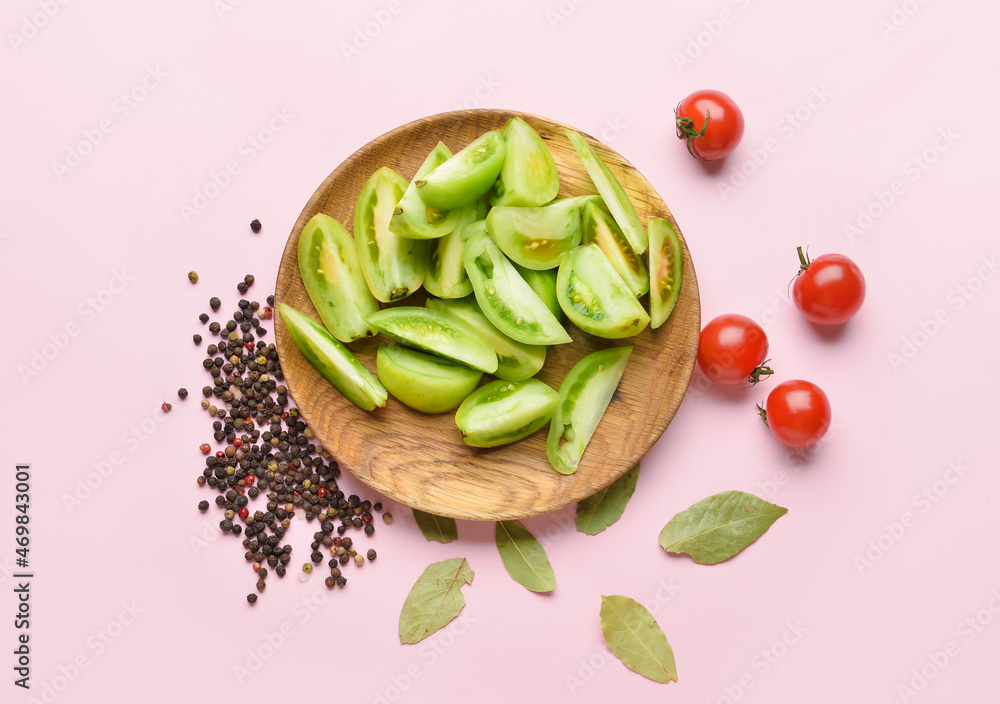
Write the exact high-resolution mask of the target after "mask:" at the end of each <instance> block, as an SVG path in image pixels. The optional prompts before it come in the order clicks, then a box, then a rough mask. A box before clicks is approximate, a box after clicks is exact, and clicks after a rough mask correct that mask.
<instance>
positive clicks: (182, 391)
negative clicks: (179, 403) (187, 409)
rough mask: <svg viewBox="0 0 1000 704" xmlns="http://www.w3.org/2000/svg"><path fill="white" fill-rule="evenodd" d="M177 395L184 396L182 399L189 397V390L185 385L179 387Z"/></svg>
mask: <svg viewBox="0 0 1000 704" xmlns="http://www.w3.org/2000/svg"><path fill="white" fill-rule="evenodd" d="M177 397H178V398H182V399H184V398H187V397H188V390H187V389H185V388H183V387H181V388H179V389H177Z"/></svg>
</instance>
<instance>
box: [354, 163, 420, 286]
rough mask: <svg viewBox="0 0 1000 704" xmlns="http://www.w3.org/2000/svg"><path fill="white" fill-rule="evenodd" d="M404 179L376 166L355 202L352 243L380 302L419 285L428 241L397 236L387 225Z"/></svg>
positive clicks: (404, 183) (403, 186) (403, 185)
mask: <svg viewBox="0 0 1000 704" xmlns="http://www.w3.org/2000/svg"><path fill="white" fill-rule="evenodd" d="M406 187H407V183H406V179H405V178H403V177H402V176H400V175H399V174H398V173H396V172H395V171H393V170H392V169H390V168H389V167H387V166H383V167H382V168H380V169H378V170H377V171H376V172H375V173H374V174H372V176H371V178H369V179H368V182H367V183H365V185H364V187H363V188H362V189H361V193H359V194H358V202H357V204H355V206H354V243H355V245H356V246H357V250H358V263H359V264H360V265H361V271H362V273H363V274H364V275H365V281H366V282H367V283H368V289H369V290H370V291H371V292H372V295H373V296H375V298H377V299H378V300H380V301H382V302H383V303H388V302H390V301H398V300H399V299H401V298H406V297H407V296H409V295H410V294H411V293H413V292H414V291H416V290H417V289H419V288H420V285H421V283H422V282H423V280H424V272H425V270H426V269H427V256H428V251H429V249H430V243H429V242H426V241H423V240H414V239H407V238H405V237H400V236H399V235H397V234H395V233H394V232H392V231H391V230H390V229H389V222H390V221H391V220H392V213H393V211H394V210H395V209H396V204H397V203H398V202H399V200H400V198H402V197H403V194H404V193H406Z"/></svg>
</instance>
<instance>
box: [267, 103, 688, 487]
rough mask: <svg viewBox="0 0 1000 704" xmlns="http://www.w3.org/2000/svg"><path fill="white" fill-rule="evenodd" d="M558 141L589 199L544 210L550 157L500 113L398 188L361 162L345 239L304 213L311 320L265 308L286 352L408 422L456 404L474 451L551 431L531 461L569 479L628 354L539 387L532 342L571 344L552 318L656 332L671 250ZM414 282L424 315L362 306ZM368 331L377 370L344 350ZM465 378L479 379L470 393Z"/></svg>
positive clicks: (672, 285)
mask: <svg viewBox="0 0 1000 704" xmlns="http://www.w3.org/2000/svg"><path fill="white" fill-rule="evenodd" d="M567 135H568V136H569V139H570V141H571V142H572V144H573V146H574V148H575V149H576V151H577V153H578V154H579V156H580V159H581V160H582V162H583V165H584V166H585V168H586V170H587V173H588V174H589V175H590V178H591V179H592V180H593V182H594V185H595V186H596V187H597V191H598V193H599V194H600V195H587V196H579V197H574V198H563V199H559V200H555V198H556V195H557V193H558V192H559V174H558V172H557V170H556V165H555V161H554V160H553V158H552V154H551V152H550V151H549V148H548V147H547V146H546V144H545V142H544V141H543V140H542V139H541V137H540V136H539V135H538V133H537V132H536V131H535V130H534V129H532V127H531V126H530V125H528V124H527V123H526V122H525V121H524V120H522V119H520V118H518V117H514V118H511V119H510V120H509V121H508V122H507V124H506V125H505V126H504V128H503V131H502V132H498V131H496V130H491V131H489V132H487V133H485V134H484V135H482V136H481V137H479V138H478V139H476V140H475V141H473V142H472V143H471V144H469V145H468V146H467V147H466V148H465V149H463V150H461V151H460V152H458V153H457V154H454V155H452V153H451V151H450V150H449V149H448V147H447V146H445V145H444V143H440V142H439V143H438V145H437V146H436V147H435V148H434V149H433V150H432V151H431V153H430V154H428V155H427V158H426V159H425V160H424V162H423V164H422V165H421V167H420V168H419V170H418V171H417V173H416V175H415V176H414V178H413V180H412V181H410V182H409V183H407V181H406V179H405V178H403V177H402V176H401V175H400V174H398V173H397V172H396V171H394V170H392V169H390V168H387V167H382V168H380V169H378V170H377V171H376V172H375V173H374V174H372V176H371V178H370V179H368V182H367V183H366V184H365V186H364V188H362V189H361V193H360V194H359V195H358V200H357V204H356V206H355V210H354V233H355V234H354V237H352V236H351V235H350V233H349V232H348V231H347V230H346V229H345V228H344V226H343V225H341V224H340V223H339V222H337V221H336V220H335V219H333V218H331V217H329V216H327V215H323V214H318V215H315V216H314V217H313V218H312V219H311V220H309V222H308V223H307V224H306V226H305V227H304V228H303V230H302V233H301V236H300V239H299V244H298V263H299V271H300V273H301V275H302V281H303V283H304V284H305V288H306V291H307V292H308V294H309V297H310V299H311V300H312V302H313V305H315V307H316V310H317V311H318V312H319V315H320V317H321V318H322V321H323V325H320V324H319V323H317V322H316V321H314V320H312V319H311V318H309V317H308V316H306V315H304V314H302V313H301V312H299V311H297V310H295V309H294V308H291V307H290V306H288V305H286V304H281V305H279V310H280V312H281V315H282V318H283V319H284V321H285V324H286V325H287V326H288V331H289V333H290V335H291V338H292V340H294V341H295V344H296V346H297V347H298V348H299V350H300V351H301V352H302V354H303V356H304V357H305V358H306V359H307V360H308V361H309V362H310V363H311V364H312V365H313V366H314V367H315V368H316V369H317V371H319V373H320V374H321V375H322V376H323V377H324V378H326V379H327V380H328V381H329V382H330V383H331V384H332V385H333V386H334V387H335V388H336V389H338V390H339V391H340V392H341V393H342V394H343V395H344V396H345V397H347V398H348V399H349V400H350V401H352V402H353V403H354V404H356V405H357V406H359V407H360V408H363V409H365V410H369V411H372V410H374V409H375V408H380V407H382V406H384V405H385V403H386V399H387V397H388V394H389V393H391V394H392V395H393V396H394V397H395V398H397V399H398V400H399V401H400V402H402V403H404V404H406V405H407V406H409V407H411V408H414V409H416V410H417V411H421V412H423V413H445V412H448V411H452V410H455V409H456V408H457V409H458V410H457V412H456V414H455V422H456V425H457V426H458V429H459V431H461V434H462V437H463V438H464V440H465V442H466V444H468V445H471V446H474V447H493V446H496V445H503V444H506V443H511V442H515V441H517V440H521V439H522V438H525V437H527V436H529V435H531V434H532V433H534V432H535V431H537V430H539V429H540V428H542V426H544V425H545V424H546V423H549V422H550V421H551V423H550V428H549V436H548V442H547V444H546V454H547V456H548V459H549V462H550V463H551V465H552V467H553V468H554V469H555V470H556V471H557V472H559V473H561V474H572V473H573V472H575V471H576V469H577V467H578V465H579V462H580V458H581V457H582V456H583V453H584V450H585V449H586V447H587V443H588V442H589V441H590V438H591V437H592V436H593V434H594V431H595V429H596V428H597V424H598V423H599V422H600V420H601V417H602V416H603V415H604V412H605V410H606V409H607V406H608V404H609V403H610V401H611V397H612V395H613V394H614V392H615V389H616V388H617V387H618V383H619V381H620V380H621V377H622V374H623V373H624V371H625V365H626V364H627V363H628V358H629V355H630V354H631V353H632V347H627V346H622V347H613V348H609V349H605V350H600V351H598V352H594V353H592V354H589V355H587V356H586V357H584V358H583V359H582V360H580V361H579V362H578V363H577V364H576V365H575V366H574V367H573V368H572V369H571V370H570V371H569V373H568V374H567V375H566V378H565V379H564V380H563V382H562V384H561V385H560V387H559V391H558V392H556V391H554V390H553V389H552V388H550V387H549V386H548V385H546V384H544V383H543V382H541V381H539V380H538V379H535V378H533V377H534V376H535V374H536V373H537V372H538V371H539V369H541V368H542V365H543V364H544V362H545V355H546V351H547V349H548V346H549V345H560V344H565V343H569V342H572V340H571V338H570V336H569V334H568V333H567V332H566V329H565V328H564V327H563V325H562V322H561V320H562V317H563V315H565V317H566V318H567V319H569V321H570V322H571V323H573V324H574V325H576V326H577V327H579V328H580V329H581V330H583V331H585V332H587V333H590V334H591V335H596V336H599V337H604V338H611V339H619V338H625V337H630V336H632V335H636V334H638V333H640V332H641V331H642V330H644V329H645V328H646V326H647V325H650V324H652V327H654V328H656V327H658V326H660V325H662V324H663V323H664V321H666V319H667V318H668V316H669V315H670V313H671V311H672V310H673V307H674V304H675V303H676V301H677V296H678V292H679V291H680V283H681V272H682V269H683V253H682V250H681V246H680V240H679V238H678V236H677V233H676V231H675V230H674V228H673V227H672V226H671V224H670V223H669V222H668V221H667V220H665V219H657V218H650V220H649V233H648V237H647V233H646V230H645V229H644V228H643V224H642V222H641V221H640V219H639V216H638V214H637V213H636V210H635V207H634V206H633V204H632V202H631V201H630V200H629V197H628V195H627V194H626V192H625V189H624V188H623V187H622V185H621V183H619V181H618V179H617V178H615V176H614V175H613V174H612V173H611V171H610V170H609V169H608V167H607V166H606V165H605V164H604V162H603V161H602V160H601V158H600V157H599V156H598V155H597V153H596V152H595V151H594V150H593V148H592V147H591V146H590V144H589V143H587V142H586V140H584V138H583V137H582V136H581V135H580V134H578V133H576V132H573V131H569V132H567ZM647 249H648V250H649V254H648V266H647V261H644V257H643V254H644V253H645V252H646V251H647ZM421 286H423V287H424V288H425V289H426V290H427V292H428V293H429V294H430V296H429V297H428V299H427V302H426V305H425V306H424V307H420V306H394V307H389V308H385V309H382V310H380V308H379V302H380V301H381V302H383V303H388V302H394V301H398V300H400V299H402V298H405V297H407V296H409V295H410V294H412V293H413V292H414V291H416V290H418V289H419V288H420V287H421ZM646 293H649V294H650V297H649V308H650V310H649V313H647V312H646V310H645V309H644V308H643V306H642V304H641V303H640V302H639V297H641V296H643V295H645V294H646ZM376 333H382V334H383V335H385V336H386V337H388V338H391V339H392V340H395V341H396V342H399V343H400V344H401V345H403V346H395V345H383V346H381V347H380V348H379V349H378V352H377V358H376V371H377V374H378V376H377V377H376V376H375V375H373V374H372V373H371V372H370V371H369V370H368V369H367V368H366V367H365V366H364V365H363V364H361V363H360V362H359V361H358V360H357V358H355V357H354V355H352V354H351V352H350V351H349V350H348V348H347V347H346V346H345V344H344V343H350V342H352V341H354V340H358V339H361V338H365V337H369V336H372V335H375V334H376ZM483 374H492V375H494V376H495V377H496V381H493V382H490V383H487V384H484V385H483V386H481V387H480V386H479V382H480V379H481V378H482V376H483Z"/></svg>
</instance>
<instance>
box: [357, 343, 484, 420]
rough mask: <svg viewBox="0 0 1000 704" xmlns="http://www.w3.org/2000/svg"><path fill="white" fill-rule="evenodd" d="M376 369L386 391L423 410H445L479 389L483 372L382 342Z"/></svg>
mask: <svg viewBox="0 0 1000 704" xmlns="http://www.w3.org/2000/svg"><path fill="white" fill-rule="evenodd" d="M375 370H376V371H377V372H378V378H379V380H380V381H381V382H382V384H383V385H385V388H386V390H387V391H388V392H389V393H390V394H392V395H393V397H394V398H396V399H398V400H399V401H400V402H402V403H405V404H406V405H407V406H409V407H410V408H412V409H414V410H416V411H420V412H421V413H444V412H445V411H453V410H455V409H456V408H458V407H459V405H461V403H462V401H464V400H465V397H466V396H468V395H469V394H471V393H472V392H473V391H475V390H476V387H477V386H479V380H480V379H482V378H483V373H482V372H481V371H479V370H478V369H470V368H469V367H466V366H464V365H462V364H455V363H454V362H450V361H448V360H446V359H442V358H441V357H437V356H435V355H432V354H426V353H424V352H418V351H417V350H411V349H408V348H406V347H396V346H395V345H382V346H381V347H379V348H378V353H377V355H376V360H375Z"/></svg>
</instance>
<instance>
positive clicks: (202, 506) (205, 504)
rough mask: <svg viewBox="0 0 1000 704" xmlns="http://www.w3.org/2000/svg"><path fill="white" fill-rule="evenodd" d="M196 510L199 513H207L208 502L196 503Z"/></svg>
mask: <svg viewBox="0 0 1000 704" xmlns="http://www.w3.org/2000/svg"><path fill="white" fill-rule="evenodd" d="M198 510H199V511H207V510H208V502H207V501H199V502H198Z"/></svg>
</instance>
